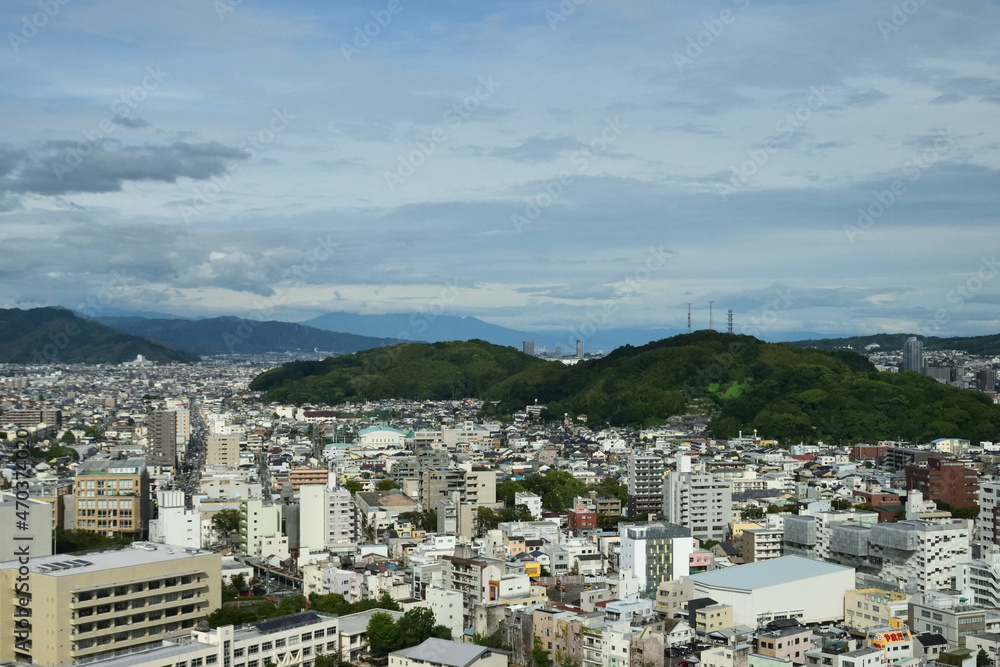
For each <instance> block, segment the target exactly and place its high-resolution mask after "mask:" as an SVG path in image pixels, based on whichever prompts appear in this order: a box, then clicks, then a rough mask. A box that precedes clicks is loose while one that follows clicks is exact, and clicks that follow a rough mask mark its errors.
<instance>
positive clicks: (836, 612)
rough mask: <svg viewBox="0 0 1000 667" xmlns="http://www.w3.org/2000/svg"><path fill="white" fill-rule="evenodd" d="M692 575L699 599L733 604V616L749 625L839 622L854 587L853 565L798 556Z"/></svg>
mask: <svg viewBox="0 0 1000 667" xmlns="http://www.w3.org/2000/svg"><path fill="white" fill-rule="evenodd" d="M691 580H692V581H693V582H694V593H693V595H694V598H695V599H698V598H711V599H712V600H714V601H715V603H716V604H725V605H729V606H731V607H732V608H733V621H734V622H735V623H736V624H737V625H748V626H750V627H760V626H761V625H763V624H765V623H768V622H770V621H773V620H775V619H783V618H791V619H795V620H797V621H798V622H799V623H801V624H803V625H807V624H811V623H827V622H830V621H839V620H840V619H842V618H843V617H844V596H845V594H846V592H847V591H849V590H853V589H854V587H855V584H854V568H851V567H842V566H840V565H834V564H832V563H825V562H823V561H819V560H812V559H809V558H802V557H800V556H782V557H781V558H774V559H771V560H766V561H762V562H759V563H749V564H747V565H740V566H739V567H729V568H725V569H722V570H715V571H713V572H702V573H699V574H692V575H691ZM803 591H808V595H803V594H802V593H803Z"/></svg>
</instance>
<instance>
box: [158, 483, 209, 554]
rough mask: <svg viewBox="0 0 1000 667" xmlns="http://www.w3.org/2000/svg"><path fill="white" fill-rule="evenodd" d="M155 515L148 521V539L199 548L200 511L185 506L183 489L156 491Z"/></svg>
mask: <svg viewBox="0 0 1000 667" xmlns="http://www.w3.org/2000/svg"><path fill="white" fill-rule="evenodd" d="M156 506H157V517H156V518H155V519H153V520H152V521H150V522H149V541H150V542H155V543H157V544H176V545H178V546H182V547H191V548H194V549H200V548H201V547H202V546H207V545H205V544H203V543H202V542H203V540H202V519H201V512H199V511H198V510H197V509H191V510H189V509H187V508H186V507H185V497H184V492H183V491H157V493H156Z"/></svg>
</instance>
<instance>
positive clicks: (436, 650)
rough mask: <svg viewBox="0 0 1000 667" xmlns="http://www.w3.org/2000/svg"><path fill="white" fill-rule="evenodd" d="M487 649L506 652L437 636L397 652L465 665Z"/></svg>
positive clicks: (420, 658) (408, 655)
mask: <svg viewBox="0 0 1000 667" xmlns="http://www.w3.org/2000/svg"><path fill="white" fill-rule="evenodd" d="M488 651H490V652H493V653H505V654H506V651H497V650H496V649H491V648H488V647H486V646H477V645H476V644H465V643H462V642H454V641H451V640H448V639H438V638H437V637H431V638H430V639H427V640H426V641H424V643H422V644H420V645H419V646H414V647H413V648H411V649H408V650H403V651H400V652H399V653H401V654H403V655H405V656H406V657H407V658H409V659H410V660H424V661H426V662H434V663H439V664H442V665H449V666H450V667H466V666H467V665H470V664H472V663H473V662H475V661H476V660H478V659H479V657H480V656H481V655H482V654H483V653H486V652H488Z"/></svg>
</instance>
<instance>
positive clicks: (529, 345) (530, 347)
mask: <svg viewBox="0 0 1000 667" xmlns="http://www.w3.org/2000/svg"><path fill="white" fill-rule="evenodd" d="M521 352H524V353H525V354H530V355H531V356H535V341H533V340H526V341H524V342H522V343H521Z"/></svg>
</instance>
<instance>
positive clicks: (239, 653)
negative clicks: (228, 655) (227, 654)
mask: <svg viewBox="0 0 1000 667" xmlns="http://www.w3.org/2000/svg"><path fill="white" fill-rule="evenodd" d="M243 651H244V649H241V648H237V649H233V657H234V658H242V657H243Z"/></svg>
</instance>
